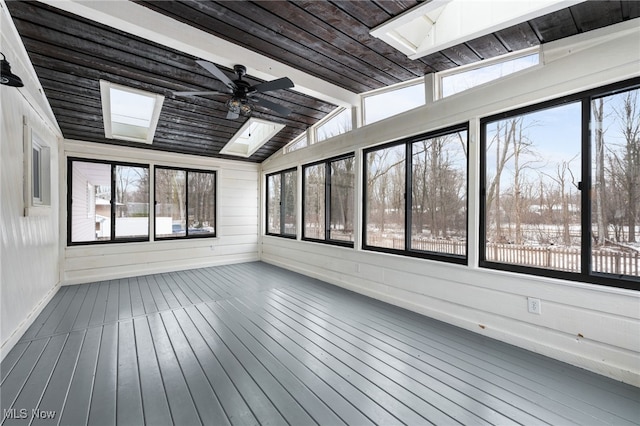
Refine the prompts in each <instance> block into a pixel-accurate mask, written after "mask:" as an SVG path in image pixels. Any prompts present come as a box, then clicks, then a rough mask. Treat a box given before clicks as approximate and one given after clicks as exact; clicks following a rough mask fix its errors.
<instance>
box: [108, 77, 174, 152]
mask: <svg viewBox="0 0 640 426" xmlns="http://www.w3.org/2000/svg"><path fill="white" fill-rule="evenodd" d="M100 93H101V96H102V111H103V120H104V133H105V137H107V138H109V139H121V140H126V141H130V142H143V143H148V144H150V143H152V142H153V135H154V134H155V131H156V126H157V125H158V118H159V116H160V110H161V109H162V103H163V102H164V96H162V95H158V94H155V93H149V92H144V91H142V90H137V89H133V88H131V87H126V86H120V85H118V84H114V83H110V82H108V81H104V80H101V81H100Z"/></svg>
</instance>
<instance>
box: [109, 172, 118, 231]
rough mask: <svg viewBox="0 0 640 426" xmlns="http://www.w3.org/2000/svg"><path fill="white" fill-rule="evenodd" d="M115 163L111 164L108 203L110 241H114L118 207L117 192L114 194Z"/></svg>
mask: <svg viewBox="0 0 640 426" xmlns="http://www.w3.org/2000/svg"><path fill="white" fill-rule="evenodd" d="M116 167H117V166H116V165H115V164H111V199H110V200H109V203H110V204H111V215H110V216H111V217H110V218H109V220H110V221H111V230H110V233H109V234H110V239H111V241H115V239H116V211H117V209H118V203H117V194H116V188H117V186H116Z"/></svg>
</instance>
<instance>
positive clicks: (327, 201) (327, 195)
mask: <svg viewBox="0 0 640 426" xmlns="http://www.w3.org/2000/svg"><path fill="white" fill-rule="evenodd" d="M330 228H331V163H330V162H328V161H327V162H326V163H325V169H324V239H325V241H329V240H330V239H331V229H330Z"/></svg>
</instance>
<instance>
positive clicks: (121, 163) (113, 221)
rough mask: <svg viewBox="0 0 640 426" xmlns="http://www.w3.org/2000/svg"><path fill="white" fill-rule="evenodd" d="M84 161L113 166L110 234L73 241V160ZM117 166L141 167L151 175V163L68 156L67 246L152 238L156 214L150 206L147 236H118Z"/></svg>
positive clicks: (119, 242)
mask: <svg viewBox="0 0 640 426" xmlns="http://www.w3.org/2000/svg"><path fill="white" fill-rule="evenodd" d="M74 161H76V162H82V163H96V164H107V165H109V166H111V199H110V204H111V207H112V208H111V212H110V222H111V229H110V236H109V239H108V240H96V241H71V235H72V225H73V217H72V215H71V212H72V203H73V172H72V170H73V162H74ZM117 166H125V167H141V168H146V169H148V170H149V175H151V165H150V164H144V163H133V162H127V161H110V160H100V159H94V158H82V157H67V246H68V247H71V246H84V245H100V244H121V243H135V242H145V241H150V239H151V219H152V217H154V218H155V215H153V216H152V214H151V208H149V215H148V216H147V217H148V219H149V220H148V223H147V236H146V237H126V238H116V237H115V235H116V213H117V212H116V209H114V208H113V206H114V205H115V203H116V196H117V191H116V181H115V180H116V176H115V170H116V167H117ZM148 204H149V206H150V205H151V188H149V203H148Z"/></svg>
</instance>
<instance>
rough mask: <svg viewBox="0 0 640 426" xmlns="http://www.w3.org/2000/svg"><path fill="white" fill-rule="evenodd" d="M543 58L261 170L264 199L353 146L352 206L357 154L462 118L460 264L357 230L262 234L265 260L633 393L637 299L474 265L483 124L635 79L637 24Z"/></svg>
mask: <svg viewBox="0 0 640 426" xmlns="http://www.w3.org/2000/svg"><path fill="white" fill-rule="evenodd" d="M544 62H545V64H544V66H539V67H536V68H534V69H530V70H527V71H523V72H521V73H519V74H515V75H512V76H510V77H506V78H504V79H502V80H500V81H497V82H493V83H488V84H486V85H484V86H480V87H477V88H475V89H472V90H469V91H468V92H464V93H460V94H457V95H454V96H451V97H449V98H446V99H443V100H440V101H437V102H435V103H433V104H430V105H426V106H424V107H422V108H418V109H416V110H413V111H409V112H407V113H404V114H401V115H399V116H397V117H394V118H390V119H387V120H384V121H381V122H378V123H374V124H372V125H369V126H366V127H362V128H359V129H356V130H354V131H353V132H350V133H349V134H345V135H341V136H338V137H335V138H333V139H332V140H329V141H326V142H324V143H321V144H317V145H313V146H311V147H308V148H304V149H301V150H299V151H295V152H293V153H288V154H283V153H282V151H281V152H279V153H278V154H276V155H274V156H272V157H271V158H269V159H268V160H267V161H265V162H264V163H263V177H262V197H263V200H264V174H266V173H269V172H273V171H278V170H282V169H286V168H289V167H293V166H300V165H302V164H305V163H309V162H312V161H314V160H319V159H322V158H329V157H332V156H335V155H339V154H343V153H347V152H353V151H355V152H356V163H357V165H358V170H357V171H356V173H357V175H356V176H358V179H360V182H359V185H358V195H357V199H358V200H361V199H362V194H361V187H362V185H361V179H362V177H361V174H362V169H361V153H362V149H363V148H365V147H368V146H372V145H376V144H380V143H384V142H387V141H391V140H394V139H399V138H402V137H405V136H409V135H415V134H419V133H423V132H426V131H430V130H436V129H438V128H443V127H447V126H450V125H455V124H459V123H464V122H467V121H469V123H470V132H469V136H470V138H469V141H470V144H469V156H470V157H469V160H470V169H469V177H470V183H469V235H468V239H469V247H470V252H469V266H461V265H452V264H447V263H442V262H436V261H431V260H424V259H413V258H406V257H402V256H397V255H389V254H383V253H374V252H365V251H362V250H360V249H358V248H357V247H359V246H360V241H359V238H360V234H361V233H360V231H357V233H356V244H355V245H356V249H348V248H341V247H334V246H327V245H323V244H318V243H312V242H304V241H300V237H298V240H288V239H283V238H278V237H273V236H264V235H263V236H261V240H262V245H261V258H262V260H263V261H265V262H269V263H273V264H276V265H279V266H282V267H285V268H288V269H291V270H294V271H297V272H301V273H303V274H306V275H309V276H313V277H317V278H319V279H322V280H326V281H328V282H331V283H334V284H336V285H339V286H342V287H345V288H348V289H350V290H354V291H356V292H359V293H363V294H366V295H368V296H372V297H375V298H377V299H381V300H384V301H387V302H390V303H393V304H396V305H399V306H402V307H405V308H407V309H411V310H413V311H416V312H420V313H422V314H425V315H428V316H430V317H433V318H437V319H439V320H443V321H446V322H448V323H451V324H455V325H457V326H460V327H463V328H466V329H469V330H472V331H474V332H477V333H481V334H484V335H487V336H490V337H493V338H496V339H499V340H502V341H505V342H508V343H511V344H515V345H517V346H521V347H524V348H527V349H530V350H533V351H536V352H539V353H542V354H545V355H547V356H551V357H554V358H557V359H560V360H562V361H566V362H569V363H571V364H575V365H578V366H580V367H584V368H587V369H589V370H592V371H595V372H598V373H600V374H603V375H606V376H610V377H613V378H615V379H618V380H622V381H624V382H627V383H632V384H634V385H636V386H640V292H638V291H631V290H623V289H617V288H612V287H604V286H596V285H591V284H586V283H576V282H565V281H562V280H557V279H549V278H543V277H535V276H529V275H522V274H515V273H509V272H501V271H493V270H488V269H483V268H479V267H478V250H477V247H478V228H479V219H478V217H479V200H478V194H479V180H478V177H479V170H478V164H479V149H478V142H479V120H480V118H481V117H485V116H488V115H492V114H495V113H498V112H501V111H507V110H511V109H514V108H517V107H521V106H525V105H531V104H535V103H538V102H540V101H543V100H548V99H554V98H557V97H561V96H564V95H568V94H571V93H576V92H580V91H583V90H585V89H589V88H595V87H599V86H603V85H606V84H608V83H613V82H617V81H622V80H626V79H628V78H632V77H637V76H639V75H640V20H639V19H635V20H633V21H628V22H626V23H623V24H620V25H617V26H614V27H609V28H605V29H602V30H597V31H593V32H589V33H586V34H582V35H579V36H576V37H573V38H570V39H565V40H561V41H558V42H555V43H551V44H547V45H545V46H544ZM299 174H300V173H299ZM299 182H300V180H299ZM360 209H361V205H360V206H359V207H358V209H357V210H358V211H356V212H355V218H356V219H357V223H359V222H360V218H361V217H362V212H361V211H360ZM298 216H300V211H299V212H298ZM299 220H300V219H299ZM260 223H264V209H263V210H262V211H261V222H260ZM359 226H361V224H360V225H359ZM299 229H300V227H299ZM262 231H264V230H262ZM262 233H263V232H262ZM527 296H530V297H537V298H539V299H540V300H541V305H542V315H534V314H530V313H528V312H527V301H526V299H527Z"/></svg>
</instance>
